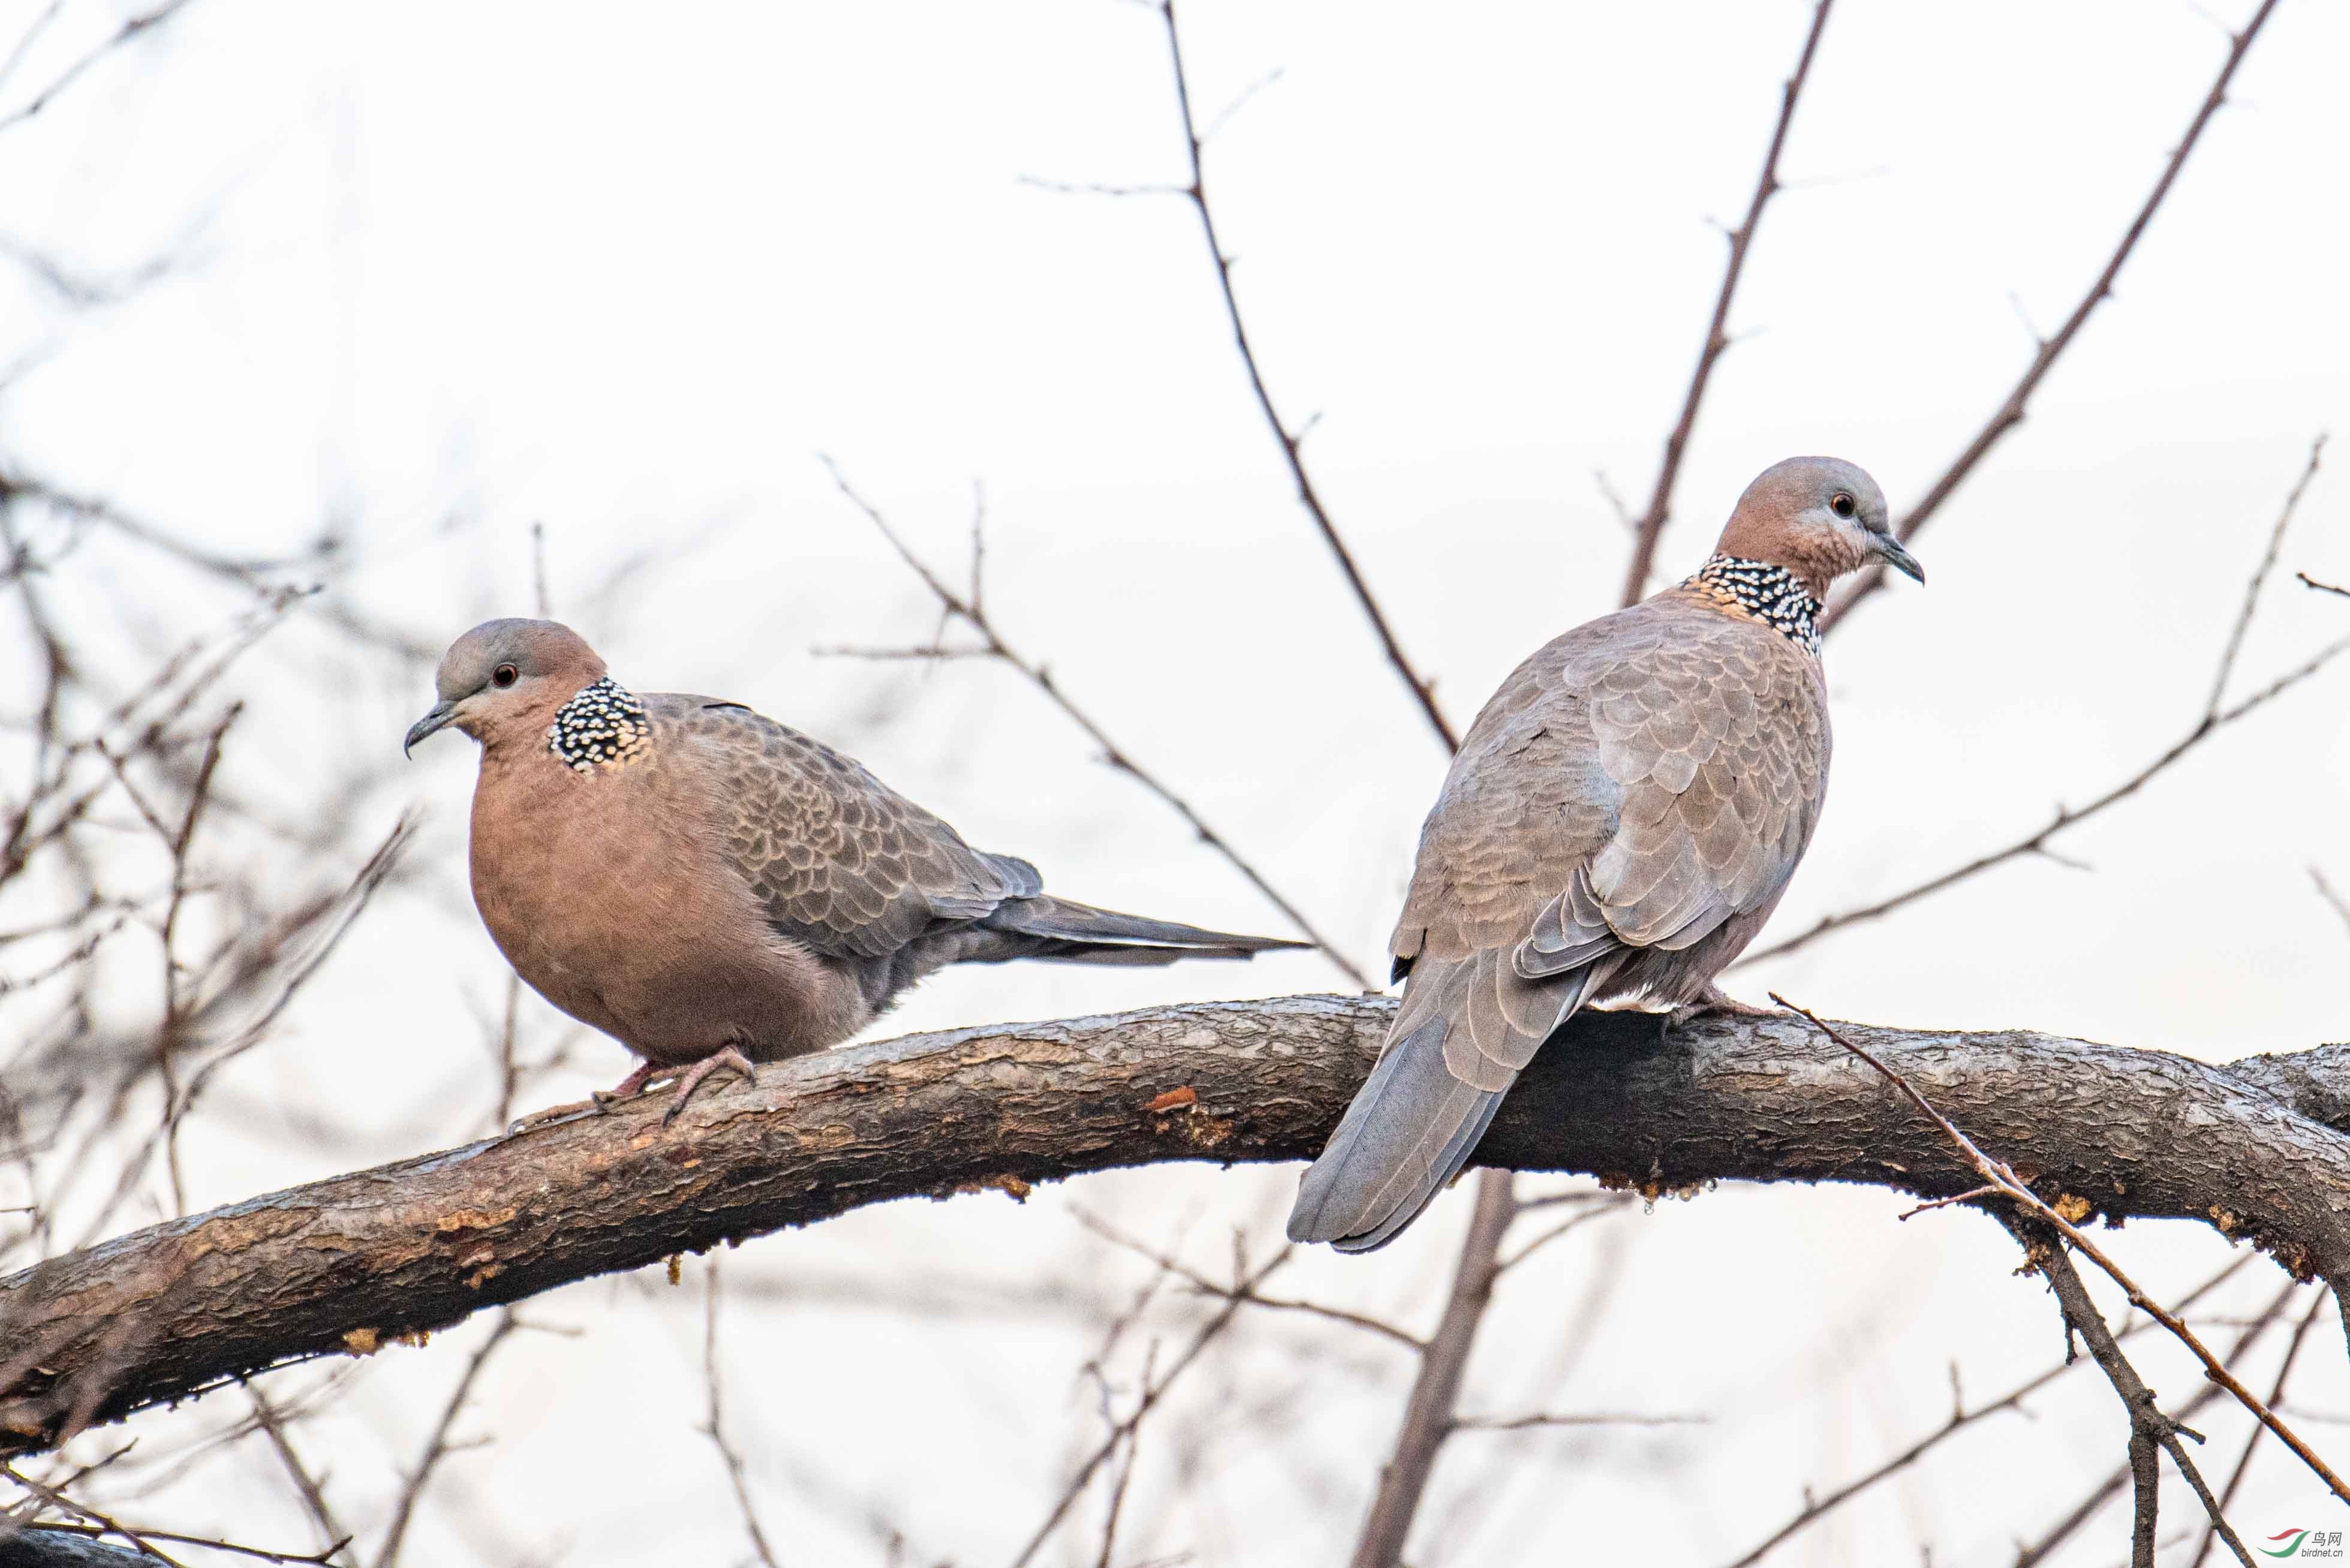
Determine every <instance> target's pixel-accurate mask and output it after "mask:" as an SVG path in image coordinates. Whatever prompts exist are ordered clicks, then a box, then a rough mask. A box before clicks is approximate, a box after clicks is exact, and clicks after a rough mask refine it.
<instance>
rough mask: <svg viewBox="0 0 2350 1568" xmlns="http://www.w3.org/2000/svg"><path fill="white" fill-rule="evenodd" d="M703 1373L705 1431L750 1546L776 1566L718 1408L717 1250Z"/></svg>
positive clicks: (705, 1321)
mask: <svg viewBox="0 0 2350 1568" xmlns="http://www.w3.org/2000/svg"><path fill="white" fill-rule="evenodd" d="M702 1381H703V1383H704V1384H705V1385H706V1386H707V1390H708V1397H709V1398H708V1403H709V1410H710V1418H709V1419H708V1420H707V1421H706V1422H704V1423H703V1425H702V1436H703V1437H705V1438H709V1439H710V1442H711V1446H712V1447H713V1448H715V1449H717V1450H718V1458H719V1459H720V1460H721V1461H722V1462H723V1464H724V1465H725V1466H726V1480H727V1484H728V1485H730V1486H732V1487H733V1489H734V1506H735V1507H736V1508H738V1509H740V1510H741V1511H742V1514H743V1533H744V1534H746V1535H748V1536H749V1537H750V1538H751V1550H752V1551H753V1552H756V1553H758V1557H759V1561H760V1562H761V1563H764V1564H766V1568H776V1563H775V1552H773V1551H772V1550H770V1549H769V1547H768V1545H767V1532H765V1531H764V1530H763V1529H762V1528H760V1525H759V1511H758V1510H757V1509H755V1508H754V1507H752V1505H751V1487H750V1483H749V1481H748V1480H746V1479H745V1478H744V1475H743V1456H742V1455H741V1454H740V1453H738V1452H737V1451H736V1450H735V1448H734V1445H733V1443H731V1442H729V1441H728V1440H727V1438H726V1428H725V1424H724V1422H723V1420H722V1419H721V1417H720V1412H719V1400H718V1386H719V1383H720V1381H721V1379H720V1377H719V1375H718V1254H717V1253H715V1252H712V1254H711V1255H710V1271H709V1285H708V1288H707V1289H706V1290H705V1291H704V1292H703V1294H702Z"/></svg>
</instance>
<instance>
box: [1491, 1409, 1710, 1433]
mask: <svg viewBox="0 0 2350 1568" xmlns="http://www.w3.org/2000/svg"><path fill="white" fill-rule="evenodd" d="M1712 1419H1713V1417H1711V1416H1632V1415H1616V1414H1611V1413H1607V1412H1596V1413H1592V1414H1587V1415H1586V1414H1584V1413H1582V1412H1578V1411H1561V1412H1559V1413H1557V1414H1549V1413H1544V1414H1542V1415H1534V1416H1457V1417H1453V1421H1452V1429H1453V1430H1454V1431H1456V1432H1523V1431H1529V1430H1531V1429H1533V1428H1537V1427H1702V1426H1705V1425H1707V1424H1708V1423H1709V1422H1711V1420H1712Z"/></svg>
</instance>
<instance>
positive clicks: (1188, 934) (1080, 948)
mask: <svg viewBox="0 0 2350 1568" xmlns="http://www.w3.org/2000/svg"><path fill="white" fill-rule="evenodd" d="M978 923H979V924H980V925H981V926H982V927H983V928H984V929H988V930H993V931H1001V932H1003V933H1004V934H1006V935H1008V936H1012V937H1015V938H1022V939H1026V940H1024V941H1023V942H1022V943H1021V944H1019V945H1020V947H1021V949H1022V950H1020V951H1016V952H1006V953H1004V954H1003V957H1005V958H1045V959H1066V960H1069V961H1075V962H1079V963H1144V964H1147V963H1172V962H1174V961H1176V960H1177V959H1183V958H1233V959H1244V958H1248V957H1250V956H1252V955H1253V954H1256V953H1261V952H1270V951H1273V950H1277V949H1282V948H1303V947H1310V946H1312V945H1313V944H1311V943H1309V942H1295V941H1290V940H1287V939H1285V938H1282V937H1244V936H1240V935H1237V934H1235V933H1233V932H1231V931H1211V930H1204V929H1201V928H1200V927H1198V926H1185V925H1179V924H1178V923H1176V922H1175V921H1173V920H1154V919H1149V918H1148V917H1147V916H1143V915H1122V914H1119V913H1118V911H1117V910H1115V909H1095V908H1094V907H1093V906H1092V905H1090V904H1079V903H1076V902H1075V901H1073V900H1071V899H1067V898H1054V897H1052V896H1051V895H1049V894H1040V895H1038V896H1035V897H1033V898H1007V899H1005V900H1004V901H1003V903H1001V904H999V905H997V906H996V908H995V909H994V911H993V913H991V914H989V915H987V916H986V917H984V918H983V919H981V920H980V921H979V922H978Z"/></svg>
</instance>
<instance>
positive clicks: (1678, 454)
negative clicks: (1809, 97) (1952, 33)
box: [1603, 0, 1833, 604]
mask: <svg viewBox="0 0 2350 1568" xmlns="http://www.w3.org/2000/svg"><path fill="white" fill-rule="evenodd" d="M1832 3H1833V0H1814V4H1813V6H1812V25H1811V27H1810V29H1809V30H1808V31H1806V32H1805V33H1804V48H1803V52H1802V53H1801V54H1800V55H1798V56H1797V57H1795V69H1794V74H1793V75H1791V76H1789V77H1788V78H1787V81H1786V85H1785V86H1784V87H1783V88H1781V89H1780V94H1779V120H1778V123H1777V124H1776V125H1775V126H1773V128H1772V130H1771V141H1770V145H1769V147H1768V149H1767V151H1764V153H1763V172H1762V174H1761V175H1760V176H1758V177H1757V178H1756V180H1755V182H1754V194H1753V195H1752V197H1750V198H1749V199H1748V201H1747V203H1746V216H1745V217H1744V218H1743V219H1742V220H1740V222H1739V224H1738V226H1737V227H1736V228H1734V229H1731V230H1729V231H1728V233H1727V236H1726V237H1727V238H1728V240H1729V242H1730V256H1729V259H1728V260H1727V261H1726V262H1725V263H1724V264H1723V267H1722V274H1721V292H1720V293H1719V294H1718V295H1716V296H1715V297H1714V302H1713V316H1712V318H1711V320H1709V321H1708V322H1707V323H1706V327H1705V342H1704V345H1703V346H1702V347H1701V348H1700V349H1699V350H1698V356H1697V369H1695V370H1694V371H1692V372H1691V373H1690V384H1689V391H1688V392H1687V394H1685V395H1684V396H1683V398H1682V399H1681V411H1680V417H1679V419H1678V420H1676V421H1674V422H1673V428H1672V433H1670V434H1669V435H1668V436H1666V437H1665V455H1664V460H1663V462H1662V463H1661V464H1660V465H1659V468H1658V470H1657V483H1656V484H1655V485H1654V486H1653V487H1652V488H1651V489H1650V490H1649V492H1648V506H1647V508H1646V509H1645V510H1643V511H1642V512H1641V514H1640V519H1639V521H1638V523H1637V524H1634V525H1633V533H1632V557H1631V560H1630V561H1629V563H1628V564H1627V566H1626V567H1625V572H1624V595H1623V602H1624V603H1626V604H1633V603H1636V602H1638V600H1640V599H1642V598H1644V597H1647V595H1648V578H1649V577H1650V576H1651V575H1653V573H1654V572H1655V570H1656V560H1657V541H1658V540H1659V538H1660V537H1662V535H1663V534H1664V531H1665V524H1666V523H1667V522H1668V521H1669V519H1670V518H1671V516H1672V512H1673V485H1674V483H1675V482H1676V481H1677V480H1679V477H1680V470H1681V458H1682V456H1683V455H1684V454H1685V453H1686V452H1688V450H1689V441H1690V433H1691V432H1692V431H1695V430H1696V428H1697V413H1698V407H1699V405H1700V404H1701V403H1702V402H1704V400H1705V390H1706V386H1707V383H1708V382H1710V381H1711V379H1712V378H1713V368H1714V365H1715V363H1716V362H1717V361H1719V360H1720V359H1721V356H1722V354H1723V352H1724V351H1725V350H1727V349H1728V348H1729V347H1730V341H1731V340H1730V307H1731V301H1732V300H1733V299H1734V298H1736V296H1737V294H1738V280H1739V277H1740V276H1741V275H1742V274H1743V273H1744V271H1745V270H1746V255H1747V252H1748V251H1749V249H1751V248H1752V245H1753V243H1754V231H1755V229H1756V227H1757V226H1758V225H1759V224H1760V223H1762V221H1763V208H1765V207H1767V206H1769V205H1770V204H1771V198H1772V197H1773V196H1775V195H1777V194H1778V193H1779V192H1780V191H1781V190H1783V189H1784V185H1783V182H1781V180H1780V178H1779V155H1780V153H1781V152H1783V151H1785V149H1786V145H1787V130H1788V128H1789V127H1790V126H1792V125H1794V120H1795V103H1796V100H1797V99H1800V98H1802V96H1803V92H1804V82H1805V81H1806V80H1807V79H1808V78H1810V76H1811V73H1812V57H1813V56H1814V55H1815V54H1817V53H1818V52H1819V47H1820V35H1821V34H1822V33H1824V32H1825V31H1826V30H1827V25H1828V6H1829V5H1831V4H1832ZM1603 488H1604V487H1603ZM1611 499H1612V497H1611Z"/></svg>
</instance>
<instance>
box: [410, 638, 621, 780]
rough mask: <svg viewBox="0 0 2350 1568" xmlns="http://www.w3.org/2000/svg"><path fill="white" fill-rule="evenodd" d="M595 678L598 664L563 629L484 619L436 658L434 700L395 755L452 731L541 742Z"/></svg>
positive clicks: (490, 739)
mask: <svg viewBox="0 0 2350 1568" xmlns="http://www.w3.org/2000/svg"><path fill="white" fill-rule="evenodd" d="M603 673H604V661H603V660H602V659H598V658H597V657H596V650H595V649H592V648H590V647H588V646H587V639H584V638H582V637H581V636H580V635H579V634H578V633H577V632H576V631H574V630H572V629H571V628H569V627H567V626H564V625H561V624H560V623H558V622H556V621H551V620H519V619H508V620H485V621H484V622H483V623H482V624H481V625H479V626H477V627H475V628H473V630H471V631H469V632H467V633H466V634H465V635H464V636H463V637H461V638H459V639H457V640H456V641H454V642H452V643H451V644H450V645H449V651H448V652H446V653H444V654H442V656H441V668H440V670H439V671H438V672H437V673H436V674H435V675H434V676H433V678H432V684H433V688H434V694H435V695H436V696H438V697H439V699H440V701H437V702H435V703H433V704H432V711H431V712H428V713H427V714H425V715H424V717H422V718H421V719H419V720H418V721H417V722H416V723H415V725H414V726H413V727H412V728H411V729H410V731H409V732H408V739H407V740H406V742H403V743H402V745H401V747H400V749H401V750H402V751H408V750H411V749H412V748H413V747H414V746H415V744H416V742H419V741H421V740H422V739H424V737H426V736H427V735H430V734H432V733H433V732H436V731H439V730H444V729H447V728H449V727H451V726H452V725H453V726H455V727H456V728H457V729H460V730H463V732H465V733H467V734H469V735H471V736H473V739H475V740H477V741H480V742H483V743H484V744H485V745H486V744H489V743H491V742H494V741H495V740H497V739H498V738H500V737H502V736H505V735H509V734H528V735H532V736H543V735H544V734H545V733H546V726H547V724H548V722H550V721H551V719H552V717H553V715H554V713H555V711H556V709H558V708H560V707H562V706H563V705H564V704H565V703H566V702H568V701H571V699H572V698H574V697H576V696H577V695H578V694H579V691H580V690H581V689H582V688H584V687H586V686H588V685H590V684H592V683H594V682H595V681H596V680H599V679H601V678H602V676H603Z"/></svg>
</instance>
